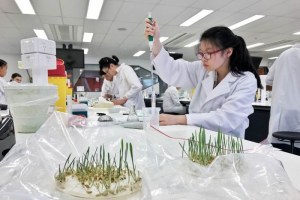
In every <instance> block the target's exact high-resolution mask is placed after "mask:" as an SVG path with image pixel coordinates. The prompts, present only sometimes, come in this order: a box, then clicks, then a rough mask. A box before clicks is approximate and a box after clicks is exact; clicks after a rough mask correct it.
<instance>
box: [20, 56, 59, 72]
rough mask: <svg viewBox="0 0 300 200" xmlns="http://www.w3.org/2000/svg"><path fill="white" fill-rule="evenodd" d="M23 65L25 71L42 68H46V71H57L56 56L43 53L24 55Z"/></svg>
mask: <svg viewBox="0 0 300 200" xmlns="http://www.w3.org/2000/svg"><path fill="white" fill-rule="evenodd" d="M22 63H23V66H24V69H33V68H40V67H46V69H56V56H54V55H48V54H41V53H31V54H24V55H22Z"/></svg>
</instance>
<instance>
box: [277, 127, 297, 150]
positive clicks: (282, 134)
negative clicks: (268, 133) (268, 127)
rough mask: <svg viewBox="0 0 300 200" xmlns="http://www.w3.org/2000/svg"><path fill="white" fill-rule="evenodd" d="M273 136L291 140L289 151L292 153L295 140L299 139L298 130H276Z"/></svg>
mask: <svg viewBox="0 0 300 200" xmlns="http://www.w3.org/2000/svg"><path fill="white" fill-rule="evenodd" d="M272 135H273V137H275V138H277V139H279V140H290V141H291V153H292V154H294V144H295V141H297V140H300V132H292V131H278V132H275V133H273V134H272Z"/></svg>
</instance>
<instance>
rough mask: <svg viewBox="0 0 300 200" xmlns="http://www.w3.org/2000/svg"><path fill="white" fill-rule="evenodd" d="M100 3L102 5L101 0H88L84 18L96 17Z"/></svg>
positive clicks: (97, 16) (99, 9)
mask: <svg viewBox="0 0 300 200" xmlns="http://www.w3.org/2000/svg"><path fill="white" fill-rule="evenodd" d="M102 5H103V0H90V1H89V7H88V11H87V14H86V18H87V19H98V18H99V15H100V11H101V8H102Z"/></svg>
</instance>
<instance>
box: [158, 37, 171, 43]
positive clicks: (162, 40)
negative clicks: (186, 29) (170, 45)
mask: <svg viewBox="0 0 300 200" xmlns="http://www.w3.org/2000/svg"><path fill="white" fill-rule="evenodd" d="M167 39H169V37H160V38H159V41H160V42H164V41H166V40H167Z"/></svg>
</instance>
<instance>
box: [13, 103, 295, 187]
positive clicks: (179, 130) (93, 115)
mask: <svg viewBox="0 0 300 200" xmlns="http://www.w3.org/2000/svg"><path fill="white" fill-rule="evenodd" d="M121 110H122V109H120V111H121ZM97 112H106V113H107V110H105V109H96V108H89V113H88V115H89V119H91V120H97V118H98V116H97ZM110 115H111V116H112V117H113V118H114V119H116V120H120V121H124V120H126V117H127V115H123V114H122V112H120V113H113V114H110ZM159 130H160V131H161V133H160V132H159V131H157V130H154V129H152V130H151V132H153V134H158V135H160V136H158V137H159V138H160V139H161V140H165V142H172V140H173V142H176V143H177V144H178V142H179V141H178V140H180V139H178V138H189V137H190V136H191V133H193V132H195V131H197V130H199V127H195V126H182V125H176V126H161V127H159ZM162 133H165V134H167V136H166V135H163V134H162ZM206 133H207V134H210V135H212V137H214V136H215V135H216V133H215V132H213V131H206ZM32 135H33V134H25V133H17V134H16V141H17V143H21V142H24V141H25V140H26V139H27V138H29V137H31V136H32ZM168 136H170V137H168ZM259 145H260V144H257V143H254V142H250V141H247V140H245V141H244V149H246V150H249V149H253V148H255V147H258V146H259ZM179 150H180V149H179ZM271 155H272V156H274V157H275V158H276V159H278V160H280V161H281V162H282V164H283V166H284V168H285V170H286V172H287V175H288V176H289V178H290V180H291V182H292V184H293V185H294V187H295V188H296V189H297V190H298V191H300V173H299V169H300V156H296V155H293V154H289V153H285V152H282V151H280V150H275V149H274V151H272V152H271Z"/></svg>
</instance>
